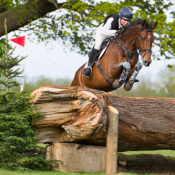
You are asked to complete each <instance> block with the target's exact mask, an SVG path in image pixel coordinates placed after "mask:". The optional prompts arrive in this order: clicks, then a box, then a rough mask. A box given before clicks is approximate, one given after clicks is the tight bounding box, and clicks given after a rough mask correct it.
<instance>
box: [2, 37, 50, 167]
mask: <svg viewBox="0 0 175 175" xmlns="http://www.w3.org/2000/svg"><path fill="white" fill-rule="evenodd" d="M1 49H2V53H3V54H2V55H1V56H0V85H1V87H0V167H3V168H7V169H20V170H25V169H50V168H52V164H51V163H53V161H47V160H45V155H44V153H43V151H42V149H41V148H40V147H38V146H37V143H36V141H37V138H36V131H35V129H34V127H33V126H34V125H33V123H32V119H35V118H40V117H42V115H41V114H39V113H34V112H33V111H34V110H35V109H36V107H31V103H30V102H29V101H30V100H31V98H30V95H29V94H27V93H17V92H12V91H10V89H11V88H12V87H16V86H18V85H19V83H18V82H17V81H15V80H14V78H16V77H17V76H19V75H20V74H21V71H20V70H19V69H14V67H16V66H18V63H19V62H20V61H21V60H23V59H24V57H21V58H18V57H15V58H13V57H12V56H11V55H12V54H13V51H14V50H11V47H8V37H7V36H6V41H5V44H2V48H1Z"/></svg>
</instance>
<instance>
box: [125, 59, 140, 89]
mask: <svg viewBox="0 0 175 175" xmlns="http://www.w3.org/2000/svg"><path fill="white" fill-rule="evenodd" d="M142 67H143V65H142V63H140V62H137V63H136V65H135V69H134V72H133V74H132V75H131V77H130V79H129V81H127V82H126V83H125V85H124V89H125V90H126V91H129V90H131V89H132V87H133V84H134V83H135V82H138V80H136V77H137V75H138V74H139V71H140V70H141V69H142Z"/></svg>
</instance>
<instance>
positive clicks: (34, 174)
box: [0, 168, 153, 175]
mask: <svg viewBox="0 0 175 175" xmlns="http://www.w3.org/2000/svg"><path fill="white" fill-rule="evenodd" d="M121 174H122V175H138V174H136V173H122V172H121ZM0 175H105V174H104V173H100V172H99V173H64V172H58V171H29V172H21V171H11V170H6V169H3V168H0ZM142 175H148V174H142ZM149 175H153V174H149Z"/></svg>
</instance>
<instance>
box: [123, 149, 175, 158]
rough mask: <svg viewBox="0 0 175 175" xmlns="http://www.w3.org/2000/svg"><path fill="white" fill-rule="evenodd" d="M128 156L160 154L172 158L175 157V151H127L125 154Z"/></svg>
mask: <svg viewBox="0 0 175 175" xmlns="http://www.w3.org/2000/svg"><path fill="white" fill-rule="evenodd" d="M123 153H124V154H127V155H134V154H160V155H163V156H170V157H175V151H173V150H156V151H126V152H123Z"/></svg>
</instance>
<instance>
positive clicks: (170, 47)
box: [0, 0, 175, 59]
mask: <svg viewBox="0 0 175 175" xmlns="http://www.w3.org/2000/svg"><path fill="white" fill-rule="evenodd" d="M0 4H1V6H0V21H3V19H4V18H5V17H6V18H8V32H11V31H15V30H19V31H24V32H25V31H28V32H29V35H30V38H31V40H33V39H34V38H35V36H36V37H37V39H38V41H39V42H40V41H45V42H48V41H49V40H50V39H54V40H57V41H58V42H59V43H61V44H63V45H64V46H65V47H66V48H67V47H68V48H69V49H70V50H75V51H77V52H79V53H82V54H86V53H87V51H89V49H90V47H91V46H92V43H94V42H93V35H94V31H95V28H96V27H97V26H98V25H99V24H100V23H102V22H103V21H104V19H105V17H106V16H107V15H109V14H111V13H115V14H117V13H118V11H119V9H120V8H122V7H125V6H127V7H129V8H131V9H132V10H134V12H135V13H134V18H135V19H136V18H138V17H141V18H144V19H147V20H148V21H149V22H153V21H154V22H155V21H158V28H157V29H156V30H155V32H156V34H155V42H154V46H157V49H156V50H158V51H157V52H155V51H154V53H153V55H154V57H155V58H156V59H160V58H161V59H163V58H166V59H171V58H174V56H175V51H174V47H175V27H174V26H175V20H174V17H175V12H174V11H173V8H170V7H172V6H174V5H175V3H174V1H172V0H166V1H165V0H153V1H151V2H150V1H149V0H146V1H145V0H133V1H129V0H124V1H117V2H116V3H110V2H105V1H101V2H99V3H96V2H94V1H93V0H67V1H66V0H65V1H56V0H19V1H12V0H0ZM33 34H34V35H33ZM3 35H4V31H3V27H2V23H0V36H3ZM72 45H73V47H72Z"/></svg>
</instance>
